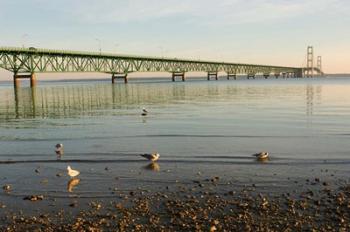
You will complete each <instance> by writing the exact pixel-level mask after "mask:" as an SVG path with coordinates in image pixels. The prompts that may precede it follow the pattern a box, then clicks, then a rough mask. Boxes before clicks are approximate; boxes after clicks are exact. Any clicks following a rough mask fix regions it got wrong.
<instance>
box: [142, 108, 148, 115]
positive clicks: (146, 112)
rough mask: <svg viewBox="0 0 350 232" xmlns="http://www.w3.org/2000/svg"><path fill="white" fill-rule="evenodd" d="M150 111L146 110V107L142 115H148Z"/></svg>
mask: <svg viewBox="0 0 350 232" xmlns="http://www.w3.org/2000/svg"><path fill="white" fill-rule="evenodd" d="M147 114H148V111H147V110H146V108H142V114H141V115H142V116H147Z"/></svg>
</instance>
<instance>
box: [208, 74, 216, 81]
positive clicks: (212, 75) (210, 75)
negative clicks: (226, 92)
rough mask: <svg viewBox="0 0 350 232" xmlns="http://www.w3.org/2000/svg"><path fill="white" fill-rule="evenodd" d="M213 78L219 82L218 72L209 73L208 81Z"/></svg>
mask: <svg viewBox="0 0 350 232" xmlns="http://www.w3.org/2000/svg"><path fill="white" fill-rule="evenodd" d="M211 77H214V78H215V80H218V72H208V81H210V79H211Z"/></svg>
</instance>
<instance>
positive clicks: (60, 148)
mask: <svg viewBox="0 0 350 232" xmlns="http://www.w3.org/2000/svg"><path fill="white" fill-rule="evenodd" d="M55 152H56V154H57V155H62V154H63V144H62V143H57V144H56V146H55Z"/></svg>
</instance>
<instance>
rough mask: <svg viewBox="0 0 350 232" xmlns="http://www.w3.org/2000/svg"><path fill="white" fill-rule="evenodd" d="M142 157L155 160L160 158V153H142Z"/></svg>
mask: <svg viewBox="0 0 350 232" xmlns="http://www.w3.org/2000/svg"><path fill="white" fill-rule="evenodd" d="M141 156H142V157H144V158H146V159H148V160H150V161H152V162H155V161H157V160H158V159H159V153H153V154H143V155H141Z"/></svg>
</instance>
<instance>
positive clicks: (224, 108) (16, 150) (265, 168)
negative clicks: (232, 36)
mask: <svg viewBox="0 0 350 232" xmlns="http://www.w3.org/2000/svg"><path fill="white" fill-rule="evenodd" d="M142 107H145V108H147V109H148V111H149V112H150V113H149V115H148V116H147V117H142V116H141V109H142ZM349 138H350V79H346V78H318V79H316V78H315V79H277V80H276V79H269V80H262V79H256V80H236V81H233V80H230V81H226V80H220V81H210V82H208V81H195V80H192V81H187V82H185V83H182V82H176V83H172V82H165V81H134V82H133V81H132V80H131V82H130V83H129V84H127V85H124V84H116V85H114V86H113V85H111V84H110V83H109V82H97V81H75V82H68V83H64V82H53V81H52V82H42V83H39V85H38V87H36V88H34V89H31V88H28V87H23V88H20V89H18V90H17V91H14V89H13V88H12V85H11V83H5V84H4V83H3V84H0V147H1V150H0V167H1V168H0V176H1V177H2V178H1V179H0V184H1V185H4V184H10V185H11V186H12V188H13V191H12V192H11V194H10V195H8V194H4V193H2V195H1V197H6V198H8V197H10V198H11V199H17V198H19V197H22V196H23V195H31V194H38V193H41V194H45V195H47V196H52V197H62V198H65V197H68V198H69V197H72V196H79V197H92V198H93V197H111V196H113V195H112V193H111V189H114V188H117V189H116V191H114V193H115V192H118V191H119V192H123V191H132V190H135V189H137V188H138V189H145V190H147V189H161V188H164V187H165V186H171V185H172V184H174V183H181V184H184V185H186V184H191V183H192V181H193V180H197V179H200V180H203V179H205V178H210V177H213V176H220V178H221V180H222V185H223V186H222V189H223V191H226V189H225V188H226V187H225V186H227V185H226V184H228V185H229V186H230V187H229V188H235V187H239V186H246V185H251V184H256V185H257V186H259V187H260V188H261V189H262V190H264V191H268V192H274V191H279V190H280V189H284V188H289V189H293V188H296V187H298V186H299V184H300V181H304V180H305V179H307V178H315V177H321V179H322V180H324V181H328V180H332V183H333V184H334V185H336V186H337V185H341V184H343V183H344V181H348V180H349V177H350V172H349V171H348V170H349V167H350V143H349ZM56 143H63V144H64V151H65V153H64V155H63V157H62V158H61V160H57V159H56V155H55V153H54V145H55V144H56ZM265 150H266V151H269V152H270V156H271V159H270V160H269V161H268V162H265V163H261V162H257V161H256V160H254V158H253V157H252V156H251V154H253V153H256V152H259V151H265ZM153 151H157V152H159V153H160V154H161V159H160V161H159V162H158V165H159V166H158V167H152V166H148V165H149V164H148V162H147V161H145V160H143V158H142V157H140V156H139V154H143V153H150V152H153ZM67 165H71V166H72V167H73V168H75V169H78V170H80V171H81V175H80V178H81V182H80V183H79V185H78V186H76V187H75V188H74V192H73V193H70V192H68V191H67V182H68V181H69V178H68V177H67V175H66V174H65V173H66V167H67ZM35 169H37V170H38V172H35ZM106 169H107V170H106ZM57 173H63V176H62V177H57V176H56V174H57ZM334 176H335V177H334ZM116 177H117V179H116ZM0 200H1V199H0Z"/></svg>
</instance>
